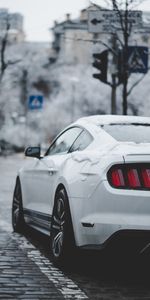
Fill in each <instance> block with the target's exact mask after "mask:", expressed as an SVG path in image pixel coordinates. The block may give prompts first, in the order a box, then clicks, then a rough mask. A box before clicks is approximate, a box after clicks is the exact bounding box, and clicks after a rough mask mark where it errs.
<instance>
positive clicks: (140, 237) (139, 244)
mask: <svg viewBox="0 0 150 300" xmlns="http://www.w3.org/2000/svg"><path fill="white" fill-rule="evenodd" d="M147 246H150V230H120V231H118V232H115V233H114V234H112V236H110V237H109V238H108V239H107V240H106V241H105V242H104V243H103V244H100V245H97V244H95V245H94V244H93V245H90V244H88V245H84V246H81V247H80V248H81V249H87V250H103V249H105V250H110V249H111V250H113V252H116V253H117V252H118V253H119V254H120V253H126V254H127V253H132V252H133V253H134V254H135V253H142V252H144V251H146V250H147Z"/></svg>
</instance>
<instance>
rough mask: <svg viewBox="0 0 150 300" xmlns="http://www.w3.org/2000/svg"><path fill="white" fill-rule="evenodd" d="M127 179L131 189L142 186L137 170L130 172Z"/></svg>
mask: <svg viewBox="0 0 150 300" xmlns="http://www.w3.org/2000/svg"><path fill="white" fill-rule="evenodd" d="M127 177H128V184H129V187H130V188H136V187H140V186H141V184H140V179H139V175H138V171H137V170H136V169H130V170H128V171H127Z"/></svg>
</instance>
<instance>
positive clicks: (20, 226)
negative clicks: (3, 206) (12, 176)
mask: <svg viewBox="0 0 150 300" xmlns="http://www.w3.org/2000/svg"><path fill="white" fill-rule="evenodd" d="M12 227H13V230H14V231H16V232H23V230H24V227H25V222H24V216H23V208H22V193H21V185H20V180H19V178H17V180H16V185H15V190H14V195H13V203H12Z"/></svg>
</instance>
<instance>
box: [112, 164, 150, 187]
mask: <svg viewBox="0 0 150 300" xmlns="http://www.w3.org/2000/svg"><path fill="white" fill-rule="evenodd" d="M107 177H108V182H109V183H110V185H111V186H112V187H114V188H122V189H150V164H124V165H115V166H113V167H111V169H110V170H109V171H108V174H107Z"/></svg>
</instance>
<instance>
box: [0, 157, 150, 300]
mask: <svg viewBox="0 0 150 300" xmlns="http://www.w3.org/2000/svg"><path fill="white" fill-rule="evenodd" d="M23 164H24V158H23V155H15V156H12V157H7V158H2V157H0V170H1V172H0V204H1V211H0V299H15V300H16V299H28V300H38V299H40V300H44V299H56V300H57V299H75V300H77V299H90V300H117V299H123V300H150V284H149V283H150V280H149V269H150V268H149V267H150V264H149V262H150V255H149V251H148V252H147V253H146V254H145V255H144V256H143V257H137V258H136V257H135V258H133V259H132V260H127V259H124V258H123V257H122V259H120V258H119V257H116V258H115V259H114V260H112V259H110V257H109V255H108V256H100V254H99V253H94V252H92V251H89V252H86V253H85V252H81V251H80V252H77V253H76V256H75V259H74V260H73V261H72V263H71V264H69V266H68V267H67V268H66V269H65V270H64V269H63V270H60V269H58V268H56V267H55V266H54V265H53V263H52V262H51V254H50V253H49V240H48V238H47V237H45V236H44V235H42V234H39V233H37V232H36V231H34V230H30V231H29V230H27V231H26V232H25V235H21V234H17V233H13V232H12V227H11V201H12V193H13V187H14V183H15V176H16V172H17V169H18V168H19V167H20V166H21V165H23Z"/></svg>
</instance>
